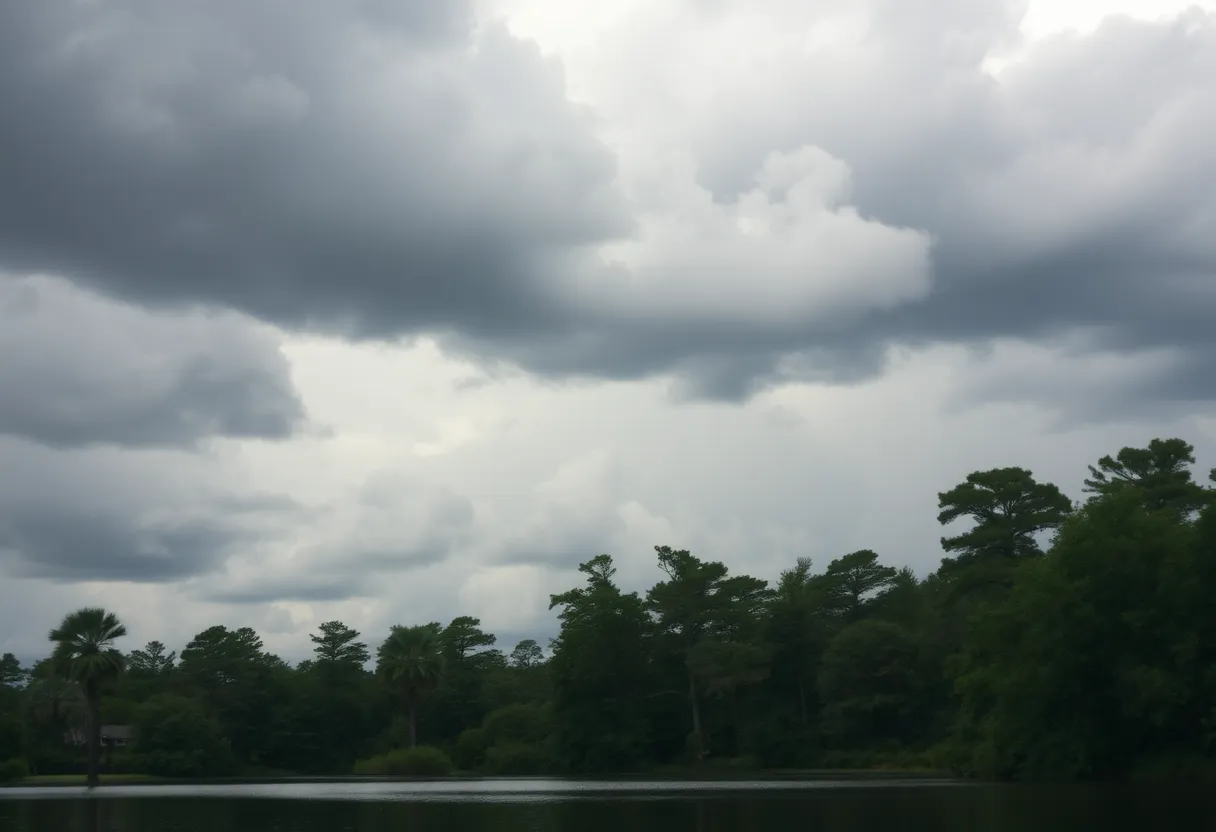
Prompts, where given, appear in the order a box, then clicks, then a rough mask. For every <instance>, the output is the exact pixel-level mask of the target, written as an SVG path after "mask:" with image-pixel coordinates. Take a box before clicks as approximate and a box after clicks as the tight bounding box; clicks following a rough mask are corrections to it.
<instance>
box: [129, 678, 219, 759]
mask: <svg viewBox="0 0 1216 832" xmlns="http://www.w3.org/2000/svg"><path fill="white" fill-rule="evenodd" d="M135 751H136V752H137V753H138V754H139V756H140V758H142V760H143V764H144V768H145V770H146V773H148V774H155V775H157V776H159V777H207V776H214V775H223V774H230V773H232V771H233V769H234V760H233V757H232V750H231V749H230V748H229V746H228V742H227V740H225V739H224V735H223V732H222V731H221V730H220V727H219V725H218V724H217V723H216V722H215V720H213V719H211V718H210V717H209V716H207V714H206V713H205V712H204V711H203V710H202V708H201V707H200V706H199V705H198V703H196V702H194V701H193V700H190V699H185V698H182V697H180V696H157V697H154V698H153V699H150V700H148V701H147V702H145V703H144V704H143V705H141V706H140V708H139V710H138V712H137V715H136V724H135Z"/></svg>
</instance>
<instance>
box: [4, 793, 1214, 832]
mask: <svg viewBox="0 0 1216 832" xmlns="http://www.w3.org/2000/svg"><path fill="white" fill-rule="evenodd" d="M291 785H292V788H290V789H269V788H267V787H247V788H240V789H238V788H227V789H221V788H219V787H214V788H212V787H206V788H202V787H200V788H196V789H194V790H193V791H191V790H190V789H189V788H188V787H181V788H174V789H172V790H167V791H158V790H157V789H155V788H142V789H138V790H136V789H127V788H122V789H119V788H114V789H106V788H103V789H101V790H99V791H98V792H96V793H95V796H89V795H87V794H85V793H83V792H76V790H62V789H60V790H53V791H55V792H57V796H56V795H47V794H45V793H44V792H45V791H52V790H42V791H40V792H39V793H38V794H37V795H35V794H33V793H31V792H30V791H29V790H22V792H23V793H18V792H17V790H3V789H0V832H52V830H53V831H54V832H59V830H63V832H72V831H73V830H88V831H89V832H160V830H166V831H167V830H172V832H204V830H206V832H212V830H228V832H262V831H263V830H275V832H346V831H347V830H350V831H351V832H354V830H358V832H389V830H393V832H400V830H445V832H447V831H448V830H450V832H482V830H485V832H491V830H493V832H621V830H626V832H761V830H765V832H767V830H782V832H786V830H790V832H797V830H815V832H870V831H871V830H875V829H900V830H934V832H938V831H939V830H940V831H941V832H954V830H958V831H959V832H963V830H966V832H987V831H988V830H991V831H992V832H1085V830H1102V832H1143V830H1145V829H1162V828H1168V829H1209V828H1211V829H1216V796H1212V795H1209V794H1208V793H1207V792H1206V791H1205V790H1203V789H1184V788H1180V787H1179V788H1161V787H1156V788H1131V787H1115V788H1107V787H1084V786H1073V787H1036V786H958V787H949V788H939V787H933V786H922V785H908V784H905V785H889V784H884V785H878V784H870V785H864V786H855V785H850V786H847V787H846V786H841V787H837V788H823V787H821V786H815V787H812V788H806V787H802V788H798V787H795V786H788V787H784V788H768V787H765V788H759V787H756V788H749V789H735V788H731V787H729V786H725V785H723V784H714V786H713V787H712V788H708V787H706V788H700V787H699V784H675V785H674V786H673V784H664V785H663V786H662V787H656V788H653V789H650V790H649V791H642V790H640V789H639V784H632V787H631V788H629V789H617V790H615V791H609V790H605V789H604V788H603V787H602V785H603V784H598V785H597V786H596V787H595V788H591V787H588V786H587V785H586V784H583V785H582V786H580V787H579V788H574V789H572V788H570V786H569V784H566V785H565V787H564V789H565V790H564V791H562V790H560V789H556V788H555V787H554V785H553V783H552V782H549V783H536V784H535V785H534V787H533V791H532V794H531V798H529V796H528V794H527V793H525V791H524V790H523V787H522V786H521V785H520V784H519V783H516V784H514V785H513V786H511V787H510V788H508V787H506V786H504V785H502V781H497V782H496V783H494V784H491V785H489V786H487V787H486V788H481V789H480V791H477V790H475V789H471V788H470V787H469V784H465V790H464V792H463V793H459V794H458V793H456V792H453V791H451V790H450V789H446V790H445V789H444V788H435V789H431V790H430V791H428V790H427V789H425V788H421V787H420V786H419V784H408V785H409V786H410V788H408V789H401V788H397V789H392V788H379V789H369V788H366V787H367V786H386V787H387V786H390V785H392V786H396V785H399V784H356V783H346V784H341V783H339V784H326V785H325V787H324V788H323V789H318V790H314V791H313V792H312V796H311V797H307V795H309V790H308V788H307V786H308V784H291ZM338 792H344V799H337V798H336V797H335V795H336V794H337V793H338ZM437 794H438V795H446V796H445V797H443V798H442V799H436V795H437ZM508 797H509V799H508Z"/></svg>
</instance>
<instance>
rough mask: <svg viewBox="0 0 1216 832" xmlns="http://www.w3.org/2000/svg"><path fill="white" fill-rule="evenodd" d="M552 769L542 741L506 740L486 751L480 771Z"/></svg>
mask: <svg viewBox="0 0 1216 832" xmlns="http://www.w3.org/2000/svg"><path fill="white" fill-rule="evenodd" d="M552 769H553V761H552V759H551V757H550V754H549V752H548V749H546V748H545V746H544V744H542V743H536V742H532V743H523V742H506V743H502V744H501V745H494V746H491V747H490V748H489V749H488V750H487V751H486V757H485V763H484V764H482V771H484V772H485V773H486V774H502V775H529V774H546V773H548V772H549V771H551V770H552Z"/></svg>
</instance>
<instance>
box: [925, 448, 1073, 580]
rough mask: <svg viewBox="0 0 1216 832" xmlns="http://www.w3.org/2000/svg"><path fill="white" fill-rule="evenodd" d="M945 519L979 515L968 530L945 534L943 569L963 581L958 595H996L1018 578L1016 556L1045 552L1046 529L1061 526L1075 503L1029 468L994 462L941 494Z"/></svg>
mask: <svg viewBox="0 0 1216 832" xmlns="http://www.w3.org/2000/svg"><path fill="white" fill-rule="evenodd" d="M937 496H938V507H939V508H940V509H941V511H940V513H939V514H938V515H937V520H938V522H939V523H941V524H943V525H947V524H950V523H953V522H954V521H955V520H958V519H959V518H963V517H968V518H970V519H972V520H973V521H975V525H973V526H972V527H971V528H970V529H969V530H968V531H966V532H964V533H962V534H960V535H956V536H954V537H943V538H942V549H943V550H945V551H946V552H957V553H958V554H957V555H956V556H955V557H953V558H944V559H943V560H942V567H941V570H940V573H941V575H942V576H944V577H947V578H950V579H951V580H953V581H955V582H957V584H958V586H957V588H956V591H955V596H956V597H958V596H961V595H964V594H968V595H970V594H975V593H976V592H977V591H978V592H981V593H984V594H988V595H991V591H992V590H997V591H1004V590H1007V589H1008V587H1009V586H1010V585H1011V584H1012V581H1013V578H1012V568H1013V562H1014V561H1017V560H1021V559H1025V558H1028V557H1036V556H1038V555H1041V554H1042V553H1043V552H1042V549H1041V548H1040V547H1039V543H1038V541H1037V540H1036V536H1037V535H1039V534H1040V533H1041V532H1044V531H1050V530H1053V529H1057V528H1059V526H1060V524H1061V523H1063V522H1064V520H1065V518H1066V517H1067V516H1068V514H1069V512H1070V511H1071V510H1072V503H1071V502H1070V501H1069V499H1068V498H1067V497H1065V496H1064V494H1062V493H1061V492H1060V489H1059V488H1057V487H1056V486H1054V485H1052V484H1050V483H1040V482H1037V481H1036V480H1035V478H1034V476H1033V475H1032V474H1031V473H1030V472H1029V471H1027V470H1026V469H1024V468H994V469H993V470H991V471H976V472H975V473H973V474H968V475H967V480H966V482H964V483H962V484H960V485H957V486H955V487H954V488H952V489H951V490H950V491H946V492H943V493H941V494H938V495H937Z"/></svg>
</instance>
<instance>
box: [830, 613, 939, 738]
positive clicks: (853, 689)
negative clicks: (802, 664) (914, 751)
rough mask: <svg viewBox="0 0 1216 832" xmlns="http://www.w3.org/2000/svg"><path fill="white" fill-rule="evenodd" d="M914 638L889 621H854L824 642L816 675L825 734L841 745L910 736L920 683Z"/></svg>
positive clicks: (913, 725) (913, 726)
mask: <svg viewBox="0 0 1216 832" xmlns="http://www.w3.org/2000/svg"><path fill="white" fill-rule="evenodd" d="M918 665H919V656H918V649H917V645H916V641H915V639H914V638H913V636H912V634H911V633H909V632H908V631H907V630H906V629H904V628H903V627H901V626H899V625H898V624H893V623H891V622H889V621H877V620H867V621H858V622H856V623H854V624H850V625H849V626H847V627H845V628H844V629H843V630H841V631H840V632H839V633H837V634H836V636H835V638H833V639H832V641H831V643H830V644H829V645H828V648H827V650H826V651H825V652H824V655H823V667H822V669H821V671H820V674H819V694H820V696H821V697H822V700H823V721H824V732H825V734H827V735H828V736H830V737H832V738H833V739H834V740H835V741H836V742H838V743H840V744H843V745H845V746H849V745H854V746H855V745H858V744H865V743H873V742H876V741H881V740H884V739H886V740H897V741H903V740H907V739H911V738H912V736H911V735H912V732H913V730H914V728H915V722H914V721H913V719H912V717H913V716H914V715H915V713H916V709H917V704H918V702H917V694H918V687H919V676H920V674H919V672H918V671H919V669H920V668H919V666H918Z"/></svg>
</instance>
